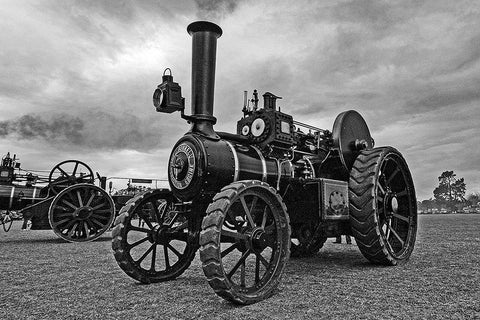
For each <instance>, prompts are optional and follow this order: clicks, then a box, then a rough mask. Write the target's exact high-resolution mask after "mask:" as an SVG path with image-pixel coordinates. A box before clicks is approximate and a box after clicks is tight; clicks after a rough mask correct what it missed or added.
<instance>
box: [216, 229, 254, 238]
mask: <svg viewBox="0 0 480 320" xmlns="http://www.w3.org/2000/svg"><path fill="white" fill-rule="evenodd" d="M220 233H221V235H222V236H225V237H228V238H234V239H240V240H245V241H246V240H247V239H248V236H246V235H244V234H243V233H237V232H233V231H229V230H225V229H222V230H221V232H220Z"/></svg>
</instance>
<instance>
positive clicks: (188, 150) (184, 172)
mask: <svg viewBox="0 0 480 320" xmlns="http://www.w3.org/2000/svg"><path fill="white" fill-rule="evenodd" d="M168 172H169V175H170V182H171V183H172V184H173V186H174V187H175V188H177V189H185V188H186V187H188V186H189V185H190V183H191V182H192V179H193V175H194V173H195V153H194V152H193V149H192V147H190V146H189V145H188V144H186V143H181V144H179V145H178V146H177V147H176V148H175V150H173V152H172V156H171V157H170V165H169V169H168Z"/></svg>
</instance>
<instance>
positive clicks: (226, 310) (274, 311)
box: [0, 215, 480, 319]
mask: <svg viewBox="0 0 480 320" xmlns="http://www.w3.org/2000/svg"><path fill="white" fill-rule="evenodd" d="M419 218H420V219H419V232H418V236H417V243H416V247H415V250H414V252H413V255H412V257H411V260H410V261H409V262H408V263H407V264H405V265H402V266H398V267H378V266H373V265H371V264H369V263H368V262H367V261H366V260H365V259H364V258H363V256H362V255H361V253H360V252H359V251H358V249H357V247H356V246H355V245H347V244H341V245H338V244H333V243H332V239H329V240H328V242H327V243H326V245H325V247H324V248H323V249H322V250H321V251H320V253H319V254H317V255H315V256H314V257H312V258H308V259H295V260H290V262H289V264H288V266H287V270H286V273H285V275H284V277H283V281H282V284H281V285H280V287H279V290H278V291H277V292H276V294H275V295H274V296H273V297H271V298H270V299H267V300H265V301H262V302H260V303H257V304H254V305H250V306H243V307H239V306H235V305H232V304H230V303H228V302H226V301H224V300H223V299H221V298H219V297H217V296H216V295H215V294H214V293H213V291H212V290H211V289H210V287H209V286H208V284H207V282H206V280H205V278H204V276H203V272H202V270H201V266H200V261H199V258H198V254H197V257H196V258H195V260H194V262H193V263H192V266H191V267H190V268H189V269H188V270H187V271H186V272H185V273H184V274H183V275H182V276H181V277H179V278H178V279H177V280H174V281H170V282H167V283H159V284H151V285H141V284H138V283H137V282H135V281H134V280H133V279H130V278H129V277H128V276H126V275H125V274H124V273H123V271H121V269H120V268H119V267H118V266H117V264H116V262H115V259H114V258H113V254H112V251H111V244H110V238H109V236H110V234H109V233H107V234H105V235H104V236H103V237H102V238H100V239H98V240H97V241H95V242H92V243H76V244H72V243H66V242H64V241H62V240H60V239H59V238H57V237H56V236H55V234H54V233H53V231H50V230H48V231H32V230H31V231H21V230H20V226H21V222H19V221H16V222H14V225H13V227H12V230H10V232H8V233H4V232H3V230H0V252H1V258H0V270H1V275H0V288H1V289H0V290H1V300H0V318H1V319H475V318H477V319H480V302H479V301H480V290H479V286H480V215H428V216H420V217H419Z"/></svg>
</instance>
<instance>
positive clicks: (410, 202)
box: [349, 147, 417, 265]
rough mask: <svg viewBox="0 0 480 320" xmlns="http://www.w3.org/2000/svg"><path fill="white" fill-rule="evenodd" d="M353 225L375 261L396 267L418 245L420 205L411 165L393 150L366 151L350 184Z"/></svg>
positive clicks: (358, 239) (362, 247) (363, 248)
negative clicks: (416, 241)
mask: <svg viewBox="0 0 480 320" xmlns="http://www.w3.org/2000/svg"><path fill="white" fill-rule="evenodd" d="M349 195H350V223H351V228H352V234H353V236H354V237H355V240H356V242H357V245H358V247H359V249H360V251H361V252H362V254H363V255H364V256H365V257H366V258H367V259H368V260H369V261H371V262H373V263H377V264H383V265H396V264H398V263H400V262H403V261H406V260H408V258H409V257H410V255H411V253H412V251H413V247H414V245H415V239H416V232H417V203H416V198H415V188H414V186H413V180H412V177H411V175H410V171H409V169H408V166H407V163H406V162H405V160H404V158H403V157H402V155H401V154H400V153H399V152H398V151H397V150H396V149H394V148H392V147H383V148H375V149H371V150H364V151H362V152H361V153H360V155H359V156H358V157H357V159H356V160H355V163H354V165H353V168H352V171H351V174H350V182H349Z"/></svg>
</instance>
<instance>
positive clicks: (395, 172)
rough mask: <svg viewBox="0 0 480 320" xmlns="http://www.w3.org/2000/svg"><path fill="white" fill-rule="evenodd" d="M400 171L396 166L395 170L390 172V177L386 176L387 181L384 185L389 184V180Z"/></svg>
mask: <svg viewBox="0 0 480 320" xmlns="http://www.w3.org/2000/svg"><path fill="white" fill-rule="evenodd" d="M399 172H400V168H399V167H396V168H395V170H394V171H393V172H392V174H391V175H390V177H388V179H387V182H386V185H387V186H389V185H390V182H392V180H393V178H395V176H396V175H397V174H398V173H399Z"/></svg>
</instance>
